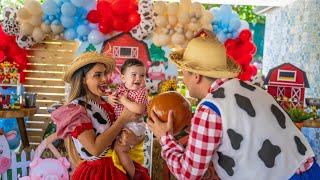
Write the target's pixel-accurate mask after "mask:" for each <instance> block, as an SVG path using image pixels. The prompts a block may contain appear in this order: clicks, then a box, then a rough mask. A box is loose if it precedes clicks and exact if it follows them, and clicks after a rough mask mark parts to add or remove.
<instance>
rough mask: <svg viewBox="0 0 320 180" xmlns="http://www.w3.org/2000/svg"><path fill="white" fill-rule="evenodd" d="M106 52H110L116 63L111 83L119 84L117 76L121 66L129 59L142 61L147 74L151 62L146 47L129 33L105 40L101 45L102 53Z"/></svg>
mask: <svg viewBox="0 0 320 180" xmlns="http://www.w3.org/2000/svg"><path fill="white" fill-rule="evenodd" d="M108 51H111V53H112V55H113V57H114V58H115V59H116V63H117V67H116V70H115V72H114V75H113V76H112V80H113V83H116V84H118V83H120V82H121V80H120V79H119V76H118V75H119V74H120V72H121V66H122V64H123V63H124V62H125V60H127V59H129V58H137V59H140V60H141V61H143V63H144V64H145V66H146V69H147V72H148V69H149V64H150V61H151V59H150V54H149V50H148V45H147V44H146V43H145V42H143V41H138V40H136V39H135V38H133V37H132V36H131V35H130V34H129V33H121V34H118V35H116V36H114V37H112V38H110V39H108V40H106V41H105V42H104V44H103V48H102V52H108Z"/></svg>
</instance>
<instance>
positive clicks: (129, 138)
mask: <svg viewBox="0 0 320 180" xmlns="http://www.w3.org/2000/svg"><path fill="white" fill-rule="evenodd" d="M144 137H145V136H136V135H135V134H134V133H133V132H132V131H131V130H130V129H128V128H123V129H122V131H121V134H120V136H119V138H118V139H117V141H118V142H119V144H121V145H123V146H136V145H138V144H140V143H141V142H142V141H143V140H144Z"/></svg>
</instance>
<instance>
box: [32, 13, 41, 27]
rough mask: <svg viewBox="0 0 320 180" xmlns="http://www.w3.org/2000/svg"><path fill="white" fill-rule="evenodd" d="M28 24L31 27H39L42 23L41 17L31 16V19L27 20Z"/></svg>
mask: <svg viewBox="0 0 320 180" xmlns="http://www.w3.org/2000/svg"><path fill="white" fill-rule="evenodd" d="M29 22H30V23H31V24H32V25H33V26H41V23H42V18H41V16H36V15H34V16H31V18H30V19H29Z"/></svg>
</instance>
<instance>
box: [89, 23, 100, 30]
mask: <svg viewBox="0 0 320 180" xmlns="http://www.w3.org/2000/svg"><path fill="white" fill-rule="evenodd" d="M89 27H90V28H91V29H98V24H93V23H89Z"/></svg>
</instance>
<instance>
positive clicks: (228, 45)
mask: <svg viewBox="0 0 320 180" xmlns="http://www.w3.org/2000/svg"><path fill="white" fill-rule="evenodd" d="M224 46H225V48H226V50H227V51H230V50H233V49H234V48H235V47H236V41H235V40H234V39H228V40H227V41H226V42H225V43H224Z"/></svg>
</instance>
